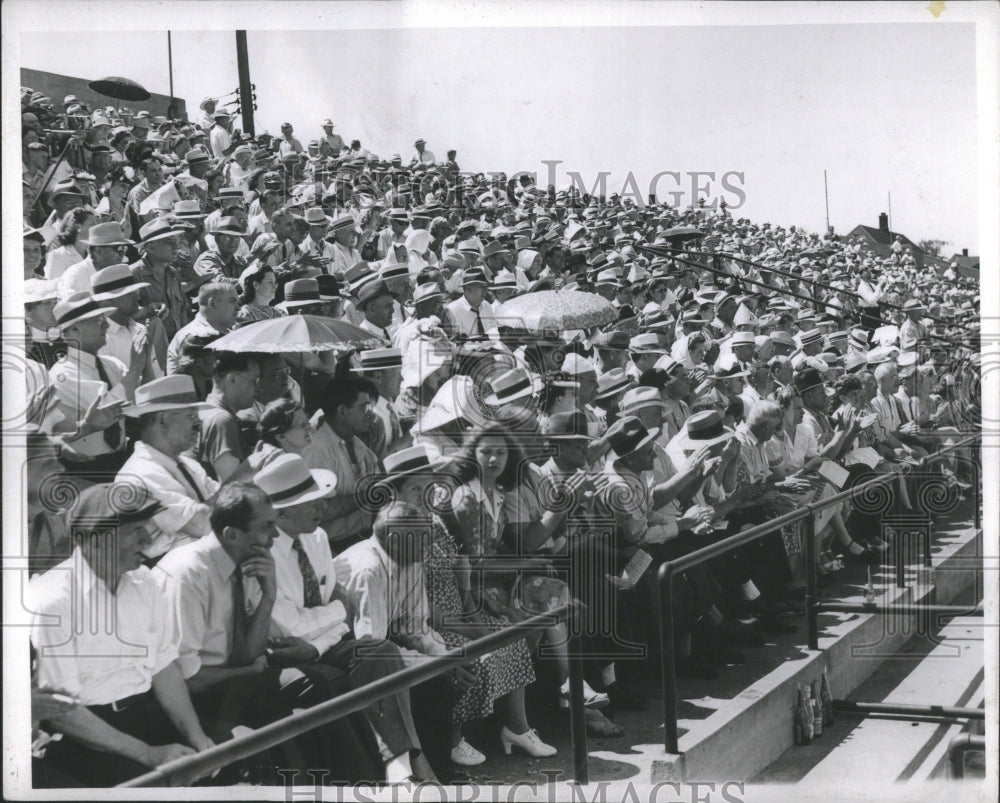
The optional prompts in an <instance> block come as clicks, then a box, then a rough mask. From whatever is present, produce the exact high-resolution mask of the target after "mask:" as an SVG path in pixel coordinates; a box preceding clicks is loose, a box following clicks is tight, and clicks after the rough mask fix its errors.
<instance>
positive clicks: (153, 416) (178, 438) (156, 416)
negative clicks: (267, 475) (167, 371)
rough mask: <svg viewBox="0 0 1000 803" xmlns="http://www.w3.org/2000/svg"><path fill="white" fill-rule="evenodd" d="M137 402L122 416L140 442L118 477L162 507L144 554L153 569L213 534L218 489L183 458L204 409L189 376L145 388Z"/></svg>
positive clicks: (138, 392) (194, 438)
mask: <svg viewBox="0 0 1000 803" xmlns="http://www.w3.org/2000/svg"><path fill="white" fill-rule="evenodd" d="M135 401H136V403H135V404H134V405H133V406H132V407H129V408H127V409H126V410H125V415H127V416H129V417H132V418H137V419H138V430H139V438H140V439H139V440H138V441H137V442H136V444H135V448H134V450H133V452H132V456H131V457H129V459H128V460H127V461H125V465H124V466H122V469H121V471H119V472H118V481H119V482H121V483H128V484H131V485H139V486H141V487H143V488H144V489H146V491H148V493H149V494H150V495H151V496H152V497H153V498H155V499H156V500H157V501H158V502H159V503H160V504H161V506H162V509H161V510H160V512H159V513H157V515H156V517H155V518H154V519H153V523H154V524H155V525H156V528H155V530H154V532H153V537H152V539H151V542H150V544H149V545H148V546H147V547H146V548H145V549H144V550H143V553H144V554H145V555H146V558H147V561H148V563H149V564H151V565H155V563H156V561H157V560H158V559H159V558H161V557H163V555H164V554H166V553H167V552H168V551H170V550H171V549H173V548H174V547H178V546H182V545H183V544H187V543H190V542H191V541H194V540H196V539H198V538H201V537H202V536H204V535H207V534H208V533H209V532H210V531H211V527H210V525H209V521H208V518H209V514H210V513H211V510H212V508H211V503H212V499H213V498H214V497H215V494H216V492H217V491H218V490H219V483H218V482H217V481H216V480H214V479H212V478H211V477H209V476H208V474H207V472H206V471H205V469H204V468H202V467H201V465H200V464H199V463H198V462H197V461H196V460H192V459H191V458H190V457H188V456H186V455H184V452H186V451H188V450H189V449H190V448H191V447H192V446H194V445H195V444H196V443H197V442H198V435H199V434H200V432H201V418H200V417H199V415H198V412H199V411H200V410H204V409H207V408H208V405H207V404H204V403H200V402H199V401H198V397H197V395H196V394H195V389H194V380H193V379H191V377H190V376H187V375H185V374H176V375H173V376H165V377H163V378H162V379H157V380H155V381H153V382H150V383H148V384H146V385H143V386H142V387H140V388H139V389H138V390H136V393H135Z"/></svg>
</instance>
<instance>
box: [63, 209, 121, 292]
mask: <svg viewBox="0 0 1000 803" xmlns="http://www.w3.org/2000/svg"><path fill="white" fill-rule="evenodd" d="M83 243H84V244H85V245H86V246H87V256H86V257H85V258H84V259H82V260H80V261H79V262H77V263H76V264H75V265H70V266H69V267H68V268H66V271H65V272H64V273H63V275H62V276H60V277H59V289H58V293H59V298H69V297H70V296H71V295H73V294H74V293H89V292H90V280H91V279H92V278H93V276H94V274H95V273H97V271H99V270H103V269H104V268H110V267H111V266H112V265H117V264H119V263H120V262H121V261H122V258H123V255H124V253H125V247H126V246H128V245H131V244H132V241H131V240H129V239H126V237H125V233H124V232H123V231H122V227H121V226H120V225H119V224H118V223H115V222H111V223H95V224H94V225H93V226H91V227H90V232H89V233H88V234H87V237H86V239H84V240H83Z"/></svg>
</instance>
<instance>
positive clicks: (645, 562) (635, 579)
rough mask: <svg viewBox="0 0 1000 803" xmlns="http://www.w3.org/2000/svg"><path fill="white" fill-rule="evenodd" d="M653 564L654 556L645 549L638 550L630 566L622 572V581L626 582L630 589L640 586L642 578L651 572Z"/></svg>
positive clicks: (629, 563)
mask: <svg viewBox="0 0 1000 803" xmlns="http://www.w3.org/2000/svg"><path fill="white" fill-rule="evenodd" d="M652 563H653V556H652V555H650V554H649V553H648V552H646V551H645V550H644V549H637V550H636V552H635V554H634V555H633V556H632V559H631V560H630V561H629V562H628V565H627V566H626V567H625V569H624V570H623V571H622V580H624V581H625V582H626V583H627V584H628V586H629V587H634V586H636V585H638V583H639V581H640V580H641V579H642V576H643V575H644V574H645V573H646V572H647V571H648V570H649V567H650V566H651V565H652Z"/></svg>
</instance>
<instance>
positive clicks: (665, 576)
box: [656, 435, 979, 753]
mask: <svg viewBox="0 0 1000 803" xmlns="http://www.w3.org/2000/svg"><path fill="white" fill-rule="evenodd" d="M978 441H979V436H978V435H976V436H972V437H969V438H965V439H963V440H961V441H958V442H956V443H953V444H951V445H950V446H946V447H945V448H943V449H940V450H939V451H937V452H934V453H933V454H929V455H927V456H926V457H923V458H921V459H920V460H919V461H917V463H916V466H915V467H922V466H924V465H928V464H930V463H933V462H934V461H936V460H939V459H941V458H942V457H943V456H945V455H946V454H948V453H949V452H952V451H955V450H956V449H961V448H964V447H966V446H970V445H972V444H974V443H977V442H978ZM897 476H898V474H896V473H895V472H893V473H890V474H880V475H878V476H876V477H873V478H872V479H871V480H868V481H866V482H863V483H860V484H858V485H855V486H854V487H852V488H849V489H848V490H846V491H841V492H840V493H837V494H834V495H833V496H829V497H826V498H824V499H820V500H817V501H815V502H810V503H809V504H807V505H804V506H802V507H801V508H798V509H797V510H794V511H791V512H790V513H785V514H784V515H782V516H778V517H777V518H775V519H772V520H771V521H768V522H765V523H763V524H758V525H756V526H754V527H751V528H750V529H748V530H744V531H743V532H740V533H736V534H735V535H731V536H729V537H728V538H725V539H723V540H721V541H717V542H716V543H714V544H709V545H707V546H704V547H702V548H701V549H696V550H695V551H693V552H689V553H688V554H687V555H682V556H681V557H679V558H675V559H672V560H668V561H665V562H664V563H662V564H661V565H660V568H659V570H658V572H657V577H656V583H657V587H658V591H659V595H658V603H659V604H658V605H657V612H656V613H657V617H658V620H659V633H660V659H661V665H660V666H661V679H660V682H661V684H662V690H663V745H664V748H665V749H666V752H668V753H679V752H680V751H679V749H678V735H677V675H676V657H675V655H674V615H673V609H672V606H671V600H672V599H673V578H674V575H675V574H677V573H678V572H681V571H684V570H686V569H690V568H691V567H693V566H697V565H698V564H700V563H704V562H705V561H707V560H710V559H712V558H715V557H718V556H719V555H723V554H725V553H727V552H730V551H732V550H733V549H736V548H737V547H740V546H743V545H744V544H747V543H750V542H751V541H756V540H757V539H759V538H762V537H763V536H765V535H768V534H769V533H772V532H774V531H775V530H777V529H779V528H781V527H783V526H784V525H786V524H791V523H793V522H801V523H803V524H804V525H805V531H806V532H805V560H806V566H807V569H808V570H809V587H808V589H807V593H806V610H807V613H808V614H809V642H810V649H816V641H817V633H816V629H817V628H816V618H817V616H816V613H817V612H816V610H815V605H816V601H815V594H816V575H815V563H816V560H815V554H814V546H815V544H814V541H815V538H814V532H813V527H814V522H815V513H816V512H817V511H820V510H823V509H824V508H827V507H830V506H832V505H835V504H838V503H840V502H843V501H845V500H848V499H850V498H852V497H854V496H857V495H858V494H860V493H862V492H864V491H865V490H867V489H869V488H874V487H876V486H879V485H885V484H887V483H889V482H892V481H894V480H895V479H896V477H897ZM978 487H979V486H978V482H977V483H976V496H977V499H976V505H977V508H978V504H979V499H978Z"/></svg>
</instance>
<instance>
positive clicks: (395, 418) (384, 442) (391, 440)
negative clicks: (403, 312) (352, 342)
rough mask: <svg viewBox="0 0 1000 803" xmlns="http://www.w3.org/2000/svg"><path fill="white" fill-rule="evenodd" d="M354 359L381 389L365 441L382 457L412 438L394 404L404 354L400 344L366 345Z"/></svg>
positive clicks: (360, 370)
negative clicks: (391, 345) (404, 428)
mask: <svg viewBox="0 0 1000 803" xmlns="http://www.w3.org/2000/svg"><path fill="white" fill-rule="evenodd" d="M355 363H356V364H355V367H354V372H355V373H357V374H360V375H361V376H364V377H365V378H366V379H369V380H371V383H372V384H373V385H374V386H375V389H376V390H377V391H378V399H376V400H375V402H374V403H373V404H372V427H371V429H370V430H369V432H368V437H367V440H366V445H367V446H368V447H369V448H370V449H371V450H372V451H373V452H374V453H375V454H376V456H377V457H378V458H379V459H380V460H382V459H384V458H385V456H386V455H387V454H390V453H392V452H395V451H398V450H399V449H403V448H406V447H407V446H409V445H410V442H411V439H410V437H409V433H408V432H404V431H403V426H402V424H401V423H400V420H399V415H398V414H397V413H396V408H395V403H396V398H397V397H398V396H399V389H400V385H401V384H402V381H403V354H402V352H401V351H400V350H399V349H397V348H380V349H366V350H364V351H361V352H359V353H358V354H357V355H356V357H355Z"/></svg>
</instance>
